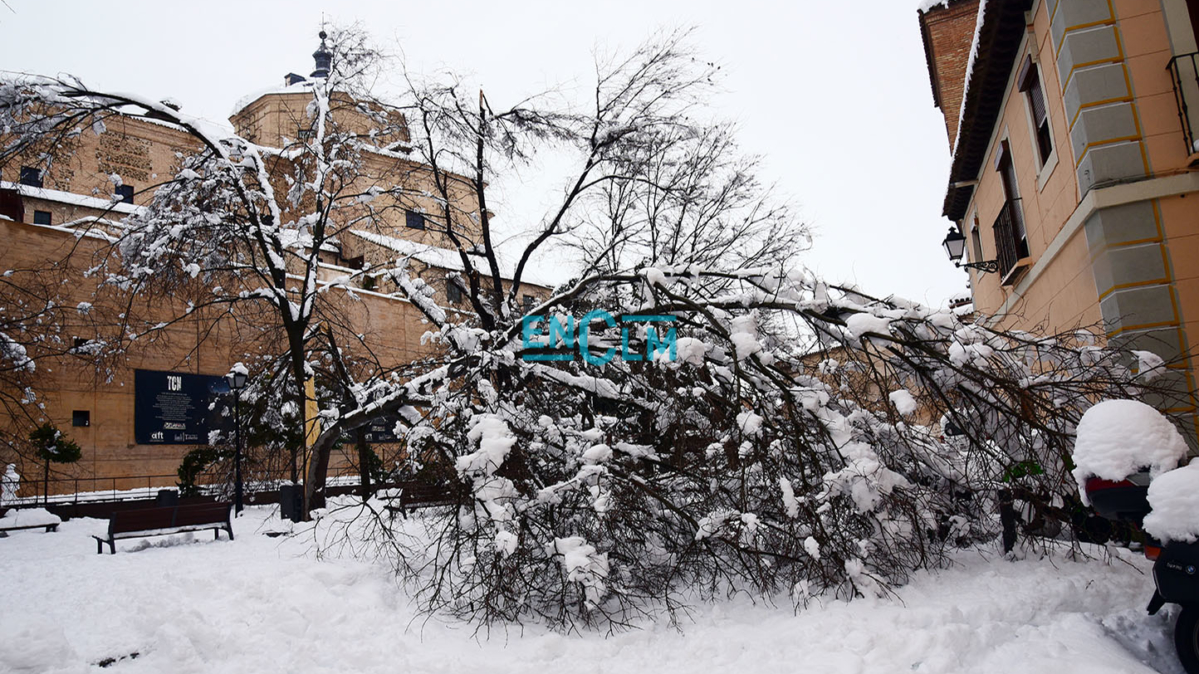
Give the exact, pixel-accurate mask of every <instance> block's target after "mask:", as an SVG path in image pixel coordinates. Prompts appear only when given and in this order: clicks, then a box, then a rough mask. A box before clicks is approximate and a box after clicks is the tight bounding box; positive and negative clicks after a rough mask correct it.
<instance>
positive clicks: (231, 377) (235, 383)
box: [225, 363, 250, 514]
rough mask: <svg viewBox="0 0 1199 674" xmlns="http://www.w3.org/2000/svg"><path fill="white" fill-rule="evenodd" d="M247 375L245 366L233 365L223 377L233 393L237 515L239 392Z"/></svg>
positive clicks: (238, 509)
mask: <svg viewBox="0 0 1199 674" xmlns="http://www.w3.org/2000/svg"><path fill="white" fill-rule="evenodd" d="M249 375H250V373H249V372H248V371H247V370H246V366H245V365H242V364H241V363H237V364H236V365H234V366H233V369H231V370H229V374H227V375H225V381H227V382H229V390H230V391H233V433H234V436H235V437H236V439H237V440H236V449H235V450H234V455H233V508H234V510H235V511H236V512H237V513H238V514H241V511H242V484H241V390H242V389H243V388H245V387H246V379H248V378H249Z"/></svg>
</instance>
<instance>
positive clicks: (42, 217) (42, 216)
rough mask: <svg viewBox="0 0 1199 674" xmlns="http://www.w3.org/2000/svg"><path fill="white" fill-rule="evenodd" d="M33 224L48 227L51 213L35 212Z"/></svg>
mask: <svg viewBox="0 0 1199 674" xmlns="http://www.w3.org/2000/svg"><path fill="white" fill-rule="evenodd" d="M33 224H35V225H48V224H50V211H34V212H33Z"/></svg>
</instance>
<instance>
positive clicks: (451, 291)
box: [445, 277, 462, 304]
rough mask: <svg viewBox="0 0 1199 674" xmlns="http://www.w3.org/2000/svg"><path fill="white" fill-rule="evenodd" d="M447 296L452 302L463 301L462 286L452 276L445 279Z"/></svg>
mask: <svg viewBox="0 0 1199 674" xmlns="http://www.w3.org/2000/svg"><path fill="white" fill-rule="evenodd" d="M445 298H446V299H447V300H449V301H450V304H457V303H459V302H461V301H462V288H460V287H459V286H458V284H457V283H456V282H455V281H454V280H453V279H451V278H448V277H447V278H446V280H445Z"/></svg>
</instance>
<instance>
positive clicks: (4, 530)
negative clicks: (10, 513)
mask: <svg viewBox="0 0 1199 674" xmlns="http://www.w3.org/2000/svg"><path fill="white" fill-rule="evenodd" d="M58 525H59V523H58V522H54V523H52V524H26V525H24V526H20V527H5V526H0V538H8V532H10V531H23V530H25V529H45V530H46V533H50V532H51V531H58Z"/></svg>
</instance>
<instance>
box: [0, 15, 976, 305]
mask: <svg viewBox="0 0 1199 674" xmlns="http://www.w3.org/2000/svg"><path fill="white" fill-rule="evenodd" d="M4 5H7V7H6V6H4ZM916 5H917V1H916V0H848V1H847V0H823V1H820V2H817V1H815V0H791V2H779V1H775V2H759V1H752V2H750V1H745V2H740V3H728V2H719V3H718V2H712V1H709V0H702V1H701V0H670V1H669V2H667V1H664V0H620V1H619V2H590V3H582V2H574V1H567V0H557V1H541V0H538V1H535V2H534V1H528V0H515V1H513V0H509V1H507V2H502V1H499V0H490V1H486V2H483V1H479V2H475V1H472V2H461V1H451V0H445V1H443V2H419V3H418V2H398V1H395V0H392V1H390V2H385V1H377V0H357V1H356V2H352V3H350V2H342V3H339V2H330V1H326V2H314V1H310V0H293V1H291V2H264V1H258V0H255V1H249V0H241V1H240V2H226V1H223V0H221V1H216V0H209V1H207V2H189V3H186V4H184V3H176V2H165V1H162V0H159V1H157V2H138V1H129V0H127V1H125V2H121V3H109V2H96V1H94V0H91V1H88V2H73V1H72V2H66V1H50V0H4V1H3V4H0V68H3V69H5V70H21V71H27V72H35V73H40V74H47V75H53V74H57V73H68V72H69V73H72V74H74V75H77V76H79V77H81V78H82V79H83V80H84V81H85V82H87V83H88V84H91V85H93V86H102V87H108V88H118V89H123V90H129V91H137V92H139V93H142V94H145V95H148V96H155V97H161V98H165V97H168V96H170V97H172V98H174V99H176V100H177V101H179V102H180V103H182V104H183V108H184V110H185V111H187V112H190V113H192V114H200V115H202V116H204V117H208V118H210V119H214V120H224V119H225V118H226V116H227V115H228V113H229V111H230V109H231V108H232V106H233V104H234V102H235V101H236V100H237V99H238V98H240V97H241V96H243V95H244V94H246V93H248V92H251V91H253V90H256V89H260V88H262V87H266V86H273V85H275V84H278V83H280V82H281V81H282V77H283V75H284V74H286V73H287V72H289V71H291V72H297V73H300V74H302V75H307V74H308V73H309V72H310V71H311V70H312V58H311V53H312V52H313V51H314V50H315V49H316V46H317V39H316V33H317V31H318V30H319V26H320V22H321V19H322V16H323V17H325V18H327V19H329V20H332V21H334V22H338V23H349V22H353V21H359V22H360V23H361V24H362V26H363V27H364V28H365V29H367V30H368V31H369V32H371V33H372V34H373V36H374V37H375V38H376V40H377V41H378V42H380V43H381V44H382V45H383V46H384V47H387V48H389V49H392V50H395V51H398V50H400V49H402V51H403V53H404V55H405V57H406V61H407V63H408V67H409V69H410V70H413V71H416V72H422V71H426V72H427V71H431V70H434V69H440V68H449V69H452V70H455V71H459V72H466V73H469V74H470V75H471V78H470V79H471V80H472V81H478V82H480V83H482V84H483V86H484V88H485V89H486V91H487V96H488V99H489V100H490V101H492V103H493V106H494V107H496V108H497V109H498V108H500V107H503V106H504V105H505V104H511V103H512V102H515V101H517V100H519V99H520V98H523V97H524V96H526V95H528V94H532V93H536V92H539V91H541V90H543V89H545V88H547V87H548V86H551V85H553V84H555V83H559V82H563V81H567V82H569V81H575V82H579V81H582V82H584V83H585V82H586V81H587V80H586V78H588V76H589V75H590V74H591V73H592V72H593V66H592V52H593V50H594V49H595V48H599V49H602V50H603V51H612V50H621V49H626V50H627V49H629V48H632V47H634V46H636V45H637V44H639V43H640V42H642V41H643V40H644V39H645V38H647V37H648V36H650V35H651V34H652V33H653V32H654V31H655V30H657V29H659V28H672V27H676V26H694V27H695V28H696V29H697V30H696V33H695V35H694V38H695V42H696V44H697V45H698V47H699V48H700V50H701V51H702V52H703V54H704V55H705V56H706V57H708V58H709V59H711V60H714V61H716V62H718V63H719V64H721V65H722V72H723V73H724V77H725V79H724V81H723V87H724V89H725V93H723V94H721V95H720V96H719V97H718V98H717V99H716V100H715V101H714V105H715V107H716V110H717V113H718V114H719V115H721V116H723V117H725V118H730V119H733V120H735V121H737V122H738V123H739V125H740V129H741V131H740V134H739V138H740V141H741V144H742V147H743V149H744V150H745V151H746V152H749V153H753V154H760V155H763V156H764V171H763V175H762V178H763V180H764V182H766V183H774V184H776V185H777V187H778V189H779V191H780V193H781V194H783V195H785V196H788V197H790V198H791V199H792V200H793V201H794V202H795V203H796V204H797V205H798V206H799V207H800V209H801V210H800V212H801V214H802V216H803V218H804V220H805V221H806V222H808V223H809V225H810V226H811V227H812V228H813V230H814V231H815V234H816V241H815V245H814V247H813V249H812V250H811V251H810V252H809V253H807V257H806V259H805V260H804V263H805V264H806V265H807V266H809V267H810V268H812V269H814V270H816V271H818V272H820V273H822V274H823V275H824V276H825V277H826V278H828V279H829V280H831V281H852V282H856V283H858V284H859V285H861V286H862V288H863V289H864V290H865V291H867V292H869V293H871V294H876V295H887V294H892V293H894V294H898V295H902V296H905V297H908V298H910V299H914V300H918V301H923V302H926V303H928V304H932V305H934V306H938V305H941V304H942V302H943V300H944V299H945V298H947V297H948V296H950V295H954V294H958V293H960V292H962V291H964V290H965V289H966V286H965V284H966V275H965V273H964V272H962V271H959V270H956V269H954V268H953V265H951V264H950V263H949V262H948V261H947V260H946V258H945V253H944V251H943V250H942V249H941V245H940V242H941V239H942V238H944V236H945V232H946V231H947V228H948V224H949V223H948V221H947V220H945V219H944V218H942V217H941V214H940V213H941V202H942V199H943V197H944V195H945V184H946V180H947V176H948V171H949V149H948V141H947V140H946V138H945V127H944V124H943V122H942V119H941V115H940V112H939V111H938V110H937V109H936V108H934V107H933V103H932V94H931V92H930V88H929V81H928V74H927V71H926V69H925V61H924V52H923V48H922V46H921V41H920V30H919V26H918V24H917V20H916V10H915V7H916ZM10 8H11V9H10ZM504 196H505V195H503V194H501V195H498V197H499V198H500V199H501V203H500V204H499V205H498V207H497V208H496V209H495V210H497V211H498V212H499V214H500V216H501V217H504V216H508V217H507V218H506V219H508V220H509V223H511V216H512V211H511V209H509V210H508V211H505V209H504V203H502V199H503V198H504ZM495 198H496V197H492V199H495ZM525 199H526V200H527V199H528V197H525ZM547 271H548V270H547Z"/></svg>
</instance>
